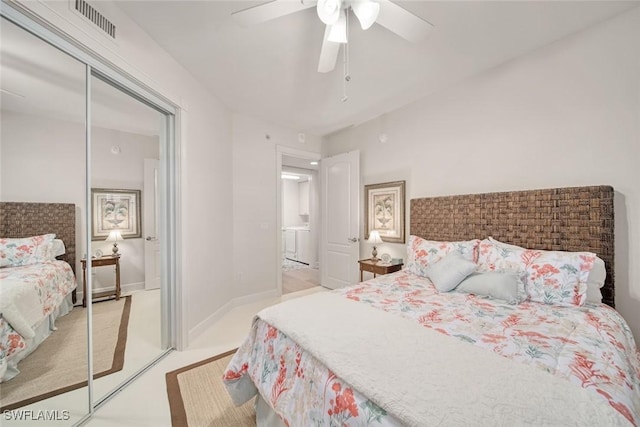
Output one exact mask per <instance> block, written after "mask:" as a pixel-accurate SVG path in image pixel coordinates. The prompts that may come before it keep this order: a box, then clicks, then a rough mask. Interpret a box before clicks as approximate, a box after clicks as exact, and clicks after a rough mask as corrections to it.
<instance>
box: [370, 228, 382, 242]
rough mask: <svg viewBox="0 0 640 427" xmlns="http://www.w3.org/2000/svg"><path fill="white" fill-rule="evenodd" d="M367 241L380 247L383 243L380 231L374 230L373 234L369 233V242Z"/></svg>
mask: <svg viewBox="0 0 640 427" xmlns="http://www.w3.org/2000/svg"><path fill="white" fill-rule="evenodd" d="M367 241H368V242H369V243H371V244H373V245H379V244H380V243H382V238H381V237H380V233H379V232H378V230H373V231H372V232H371V233H369V240H367Z"/></svg>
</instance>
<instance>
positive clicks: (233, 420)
mask: <svg viewBox="0 0 640 427" xmlns="http://www.w3.org/2000/svg"><path fill="white" fill-rule="evenodd" d="M235 352H236V350H231V351H228V352H226V353H222V354H219V355H217V356H214V357H211V358H209V359H205V360H202V361H200V362H197V363H194V364H192V365H188V366H185V367H183V368H180V369H177V370H175V371H171V372H168V373H167V374H166V380H167V394H168V396H169V408H170V411H171V424H172V425H173V426H174V427H178V426H180V427H182V426H192V427H198V426H225V427H227V426H228V427H234V426H236V427H249V426H255V425H256V421H255V419H256V413H255V409H254V400H253V399H251V400H249V401H248V402H247V403H245V404H244V405H242V406H240V407H236V406H235V405H234V404H233V402H232V401H231V398H230V397H229V394H228V393H227V390H226V389H225V387H224V384H223V382H222V375H223V374H224V370H225V368H226V367H227V364H228V363H229V360H231V357H232V356H233V354H234V353H235Z"/></svg>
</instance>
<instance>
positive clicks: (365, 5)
mask: <svg viewBox="0 0 640 427" xmlns="http://www.w3.org/2000/svg"><path fill="white" fill-rule="evenodd" d="M351 9H353V13H355V14H356V17H357V18H358V21H360V26H361V27H362V29H363V30H367V29H369V28H370V27H371V26H372V25H373V24H374V23H375V22H376V19H378V14H379V13H380V5H379V4H378V3H376V2H374V1H371V0H354V1H353V2H352V3H351Z"/></svg>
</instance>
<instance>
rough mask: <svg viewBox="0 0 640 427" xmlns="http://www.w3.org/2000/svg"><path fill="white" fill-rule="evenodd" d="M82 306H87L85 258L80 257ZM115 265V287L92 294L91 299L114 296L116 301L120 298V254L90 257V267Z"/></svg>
mask: <svg viewBox="0 0 640 427" xmlns="http://www.w3.org/2000/svg"><path fill="white" fill-rule="evenodd" d="M81 262H82V306H83V307H86V306H87V260H86V259H82V260H81ZM107 265H115V266H116V288H115V290H113V291H104V292H98V293H97V294H93V295H92V297H93V299H96V298H105V297H110V296H114V295H115V297H116V301H117V300H119V299H120V255H107V256H103V257H100V258H91V267H104V266H107Z"/></svg>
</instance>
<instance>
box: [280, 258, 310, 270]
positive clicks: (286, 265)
mask: <svg viewBox="0 0 640 427" xmlns="http://www.w3.org/2000/svg"><path fill="white" fill-rule="evenodd" d="M301 268H309V265H308V264H305V263H302V262H298V261H292V260H290V259H287V258H283V259H282V271H293V270H299V269H301Z"/></svg>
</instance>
